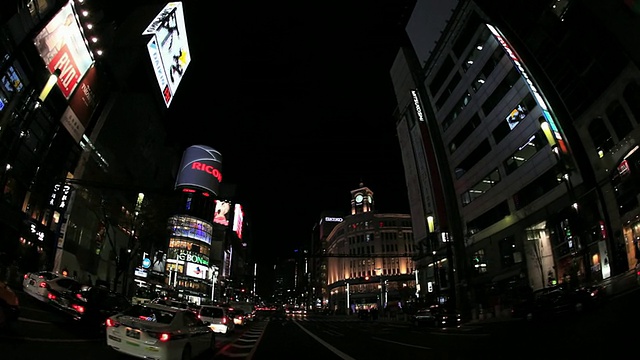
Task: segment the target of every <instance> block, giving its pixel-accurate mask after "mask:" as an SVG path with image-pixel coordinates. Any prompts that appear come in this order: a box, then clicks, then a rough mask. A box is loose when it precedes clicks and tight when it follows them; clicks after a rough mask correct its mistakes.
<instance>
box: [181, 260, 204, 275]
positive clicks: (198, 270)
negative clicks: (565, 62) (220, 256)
mask: <svg viewBox="0 0 640 360" xmlns="http://www.w3.org/2000/svg"><path fill="white" fill-rule="evenodd" d="M207 269H208V268H207V267H206V266H204V265H200V264H195V263H190V262H188V263H187V272H186V273H185V274H186V275H187V276H191V277H194V278H198V279H206V278H207Z"/></svg>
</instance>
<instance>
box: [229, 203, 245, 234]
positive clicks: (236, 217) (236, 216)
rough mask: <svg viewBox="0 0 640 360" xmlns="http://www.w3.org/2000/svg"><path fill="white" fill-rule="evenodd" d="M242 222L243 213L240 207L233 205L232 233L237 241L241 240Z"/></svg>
mask: <svg viewBox="0 0 640 360" xmlns="http://www.w3.org/2000/svg"><path fill="white" fill-rule="evenodd" d="M243 221H244V211H243V210H242V205H240V204H235V206H234V209H233V228H232V229H233V231H234V232H235V233H236V235H237V236H238V239H242V222H243Z"/></svg>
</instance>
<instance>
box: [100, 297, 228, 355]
mask: <svg viewBox="0 0 640 360" xmlns="http://www.w3.org/2000/svg"><path fill="white" fill-rule="evenodd" d="M105 325H106V338H107V345H108V346H109V347H111V348H112V349H114V350H115V351H117V352H120V353H123V354H127V355H130V356H133V357H137V358H141V359H157V360H173V359H192V358H195V357H198V356H200V355H202V354H205V353H207V352H210V353H212V354H213V353H215V349H216V334H215V333H214V332H213V331H212V330H211V328H209V324H208V323H206V322H203V321H202V320H200V319H198V317H197V316H196V314H195V313H194V312H193V311H191V310H186V309H180V308H175V307H169V306H165V305H160V304H138V305H134V306H132V307H131V308H129V309H127V310H125V311H123V312H121V313H118V314H115V315H112V316H110V317H109V318H107V321H106V323H105Z"/></svg>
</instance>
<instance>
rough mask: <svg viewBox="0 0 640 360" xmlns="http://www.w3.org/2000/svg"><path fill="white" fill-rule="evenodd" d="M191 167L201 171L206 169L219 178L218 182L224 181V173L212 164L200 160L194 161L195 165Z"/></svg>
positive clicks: (208, 172)
mask: <svg viewBox="0 0 640 360" xmlns="http://www.w3.org/2000/svg"><path fill="white" fill-rule="evenodd" d="M191 168H192V169H194V170H200V171H204V172H206V173H207V174H211V175H213V176H214V177H215V178H216V179H218V182H222V174H221V173H220V170H218V169H216V168H214V167H213V166H211V165H207V164H204V163H201V162H198V161H195V162H194V163H193V165H191Z"/></svg>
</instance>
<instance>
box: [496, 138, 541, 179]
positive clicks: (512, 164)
mask: <svg viewBox="0 0 640 360" xmlns="http://www.w3.org/2000/svg"><path fill="white" fill-rule="evenodd" d="M546 144H547V139H546V138H545V137H544V134H543V133H542V132H540V131H539V132H538V133H536V134H534V135H533V136H531V137H530V138H529V140H527V142H526V143H525V144H523V145H522V146H520V147H519V148H518V149H517V150H516V151H514V152H513V154H511V156H509V157H508V158H507V159H506V160H505V161H504V169H505V171H506V173H507V175H509V174H511V173H512V172H514V171H515V170H516V169H517V168H519V167H520V166H522V164H524V163H525V162H526V161H527V160H529V159H531V158H532V157H533V156H534V155H535V154H537V153H538V151H539V150H540V149H542V148H543V147H544V146H545V145H546Z"/></svg>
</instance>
